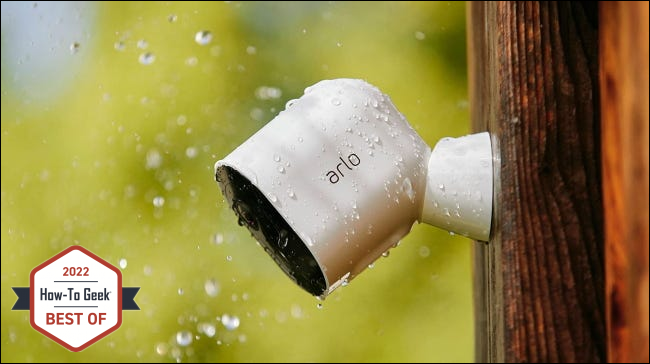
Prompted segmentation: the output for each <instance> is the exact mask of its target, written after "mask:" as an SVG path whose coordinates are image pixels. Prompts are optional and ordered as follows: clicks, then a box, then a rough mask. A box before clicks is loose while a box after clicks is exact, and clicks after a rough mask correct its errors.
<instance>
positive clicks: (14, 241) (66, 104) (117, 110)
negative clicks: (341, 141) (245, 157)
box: [1, 1, 473, 362]
mask: <svg viewBox="0 0 650 364" xmlns="http://www.w3.org/2000/svg"><path fill="white" fill-rule="evenodd" d="M464 15H465V14H464V4H463V3H445V2H435V3H408V2H394V3H383V2H382V3H374V2H372V3H366V2H350V3H337V2H308V3H307V2H305V3H240V2H218V3H217V2H210V3H202V2H201V3H199V2H196V3H194V2H179V3H174V2H160V3H152V2H146V3H145V2H141V3H139V2H133V3H131V2H128V3H127V2H114V3H113V2H112V3H72V2H70V3H65V2H59V3H42V2H20V3H19V2H16V3H12V2H4V1H3V2H2V53H1V60H2V65H1V68H2V105H1V106H2V107H1V114H2V122H1V129H2V132H1V146H2V191H1V194H2V196H1V203H2V215H1V216H2V217H1V225H2V229H1V230H2V235H1V244H2V275H1V281H2V328H1V334H2V336H1V340H2V361H3V362H6V361H55V362H92V361H128V362H130V361H162V362H173V361H216V362H222V361H245V362H251V361H283V362H284V361H355V362H356V361H358V362H371V361H402V362H412V361H418V362H419V361H427V362H431V361H441V362H447V361H471V360H472V359H473V327H472V325H473V317H472V303H471V272H470V245H471V242H470V241H469V240H467V239H464V238H462V237H458V236H450V235H449V234H448V233H446V232H444V231H442V230H439V229H436V228H433V227H430V226H424V225H420V226H417V227H415V228H414V230H413V231H412V233H411V234H410V235H409V236H408V237H407V238H406V239H404V241H403V242H402V244H401V245H400V246H399V247H398V248H396V249H393V250H392V251H391V254H390V256H389V257H388V258H382V259H380V260H379V261H377V262H376V264H375V265H374V267H373V268H372V269H368V270H366V272H364V273H363V274H362V275H360V276H359V277H357V278H356V279H355V280H354V281H352V282H351V283H350V284H349V285H348V286H347V287H344V288H340V289H338V290H337V291H336V292H335V293H334V294H333V295H331V296H330V297H328V298H327V300H326V301H324V302H319V301H317V300H316V299H315V298H313V297H311V296H310V295H309V294H307V293H305V292H304V291H302V290H301V289H299V288H298V287H297V286H295V285H294V284H293V283H292V282H291V281H290V280H289V279H288V278H286V277H285V276H284V274H283V273H282V272H281V271H280V269H279V268H278V267H276V266H275V263H273V261H272V260H271V259H269V258H268V257H267V256H266V254H265V253H264V251H263V250H262V249H261V248H260V247H259V246H257V244H255V242H254V241H253V240H252V238H251V237H250V236H249V234H248V233H247V231H246V230H245V229H243V228H241V227H239V226H238V225H237V221H236V218H235V215H234V214H233V213H232V212H231V211H229V210H228V208H227V206H226V204H225V203H224V201H223V200H222V197H221V195H220V193H219V190H218V188H217V185H216V184H215V183H214V181H213V165H214V162H215V161H216V160H218V159H220V158H221V157H223V156H225V155H226V154H227V153H228V152H230V151H231V150H232V149H233V148H235V147H236V146H237V145H239V144H240V143H241V142H243V141H244V140H245V139H246V138H248V137H249V136H250V135H252V134H253V133H254V132H255V131H257V130H258V129H260V128H261V127H262V126H263V125H264V124H265V123H266V122H268V121H269V120H271V119H272V118H273V117H274V116H275V115H276V114H277V113H278V112H279V111H281V110H282V109H283V108H284V105H285V103H286V102H287V101H288V100H290V99H293V98H297V97H299V96H300V95H301V94H302V92H303V90H304V88H305V87H307V86H309V85H311V84H313V83H315V82H317V81H319V80H322V79H330V78H338V77H352V78H363V79H365V80H367V81H369V82H371V83H373V84H375V85H376V86H378V87H379V88H380V89H382V90H383V91H384V92H386V93H387V94H389V95H390V96H391V98H392V100H393V101H394V103H395V104H396V105H397V106H398V108H399V109H400V111H402V113H404V114H405V115H406V117H407V118H408V119H409V121H410V122H411V123H412V124H413V126H414V127H415V129H416V130H417V131H418V132H419V133H420V135H421V136H422V137H423V138H424V139H425V140H426V141H427V142H428V143H429V144H430V145H433V144H435V142H436V141H437V140H438V139H440V138H441V137H443V136H459V135H463V134H465V133H467V132H468V131H469V123H468V110H467V96H466V95H467V90H466V59H465V19H464ZM73 244H81V245H83V246H84V247H86V248H88V249H90V250H91V251H93V252H94V253H96V254H98V255H99V256H101V257H103V258H104V259H106V260H108V261H109V262H111V263H113V264H114V265H116V266H119V267H120V268H121V269H122V271H123V275H124V285H125V286H140V287H142V288H141V290H140V292H139V294H138V296H137V297H136V301H137V302H138V304H139V305H140V307H141V309H142V310H141V311H125V312H124V321H123V324H122V327H121V328H120V329H119V330H117V331H116V332H114V333H113V334H111V335H109V336H108V337H106V338H104V339H103V340H101V341H99V342H98V343H96V344H94V345H93V346H91V347H89V348H88V349H86V350H85V351H83V352H81V353H71V352H69V351H67V350H66V349H64V348H63V347H61V346H59V345H58V344H56V343H54V342H52V341H51V340H49V339H48V338H46V337H45V336H43V335H41V334H40V333H38V332H36V331H35V330H33V329H32V328H31V326H30V325H29V314H28V312H26V311H13V312H12V311H11V307H12V305H13V304H14V302H15V296H14V294H13V292H12V290H11V287H12V286H28V285H29V273H30V271H31V269H32V268H34V267H35V266H36V265H38V264H40V263H42V262H43V261H45V260H46V259H48V258H49V257H51V256H53V255H55V254H56V253H58V252H60V251H61V250H63V249H65V248H66V247H68V246H70V245H73Z"/></svg>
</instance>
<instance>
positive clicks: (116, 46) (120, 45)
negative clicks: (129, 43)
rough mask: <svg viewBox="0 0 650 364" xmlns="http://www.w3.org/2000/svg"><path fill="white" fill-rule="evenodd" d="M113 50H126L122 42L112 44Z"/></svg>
mask: <svg viewBox="0 0 650 364" xmlns="http://www.w3.org/2000/svg"><path fill="white" fill-rule="evenodd" d="M113 48H115V50H116V51H120V52H123V51H124V50H125V49H126V45H125V44H124V42H115V44H113Z"/></svg>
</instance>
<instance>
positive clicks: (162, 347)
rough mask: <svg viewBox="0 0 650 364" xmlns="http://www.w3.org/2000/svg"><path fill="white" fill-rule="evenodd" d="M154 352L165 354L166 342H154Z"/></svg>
mask: <svg viewBox="0 0 650 364" xmlns="http://www.w3.org/2000/svg"><path fill="white" fill-rule="evenodd" d="M156 354H158V355H165V354H167V344H165V343H158V344H156Z"/></svg>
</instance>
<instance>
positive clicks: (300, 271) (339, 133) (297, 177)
mask: <svg viewBox="0 0 650 364" xmlns="http://www.w3.org/2000/svg"><path fill="white" fill-rule="evenodd" d="M215 175H216V180H217V182H218V183H219V186H220V188H221V191H222V193H223V195H224V196H225V198H226V200H227V201H228V203H229V204H230V206H231V207H232V209H233V210H234V211H235V213H236V214H237V215H238V217H239V224H240V225H244V226H246V227H247V228H248V229H249V230H250V232H251V233H252V234H253V236H254V237H255V238H256V239H257V241H259V243H260V244H261V245H262V246H263V247H264V250H266V252H267V253H268V254H269V255H271V257H273V259H274V260H275V261H276V263H277V264H278V265H279V266H280V267H281V268H282V270H283V271H284V272H285V273H286V274H287V275H289V277H291V279H292V280H293V281H294V282H296V283H297V284H298V285H300V286H301V287H302V288H304V289H305V290H307V291H308V292H309V293H311V294H312V295H315V296H321V297H324V296H326V295H327V294H329V293H331V292H332V291H333V290H334V289H335V288H336V287H338V286H339V285H341V284H344V283H346V282H348V281H349V280H351V279H352V278H354V277H355V276H356V275H357V274H359V273H360V272H361V271H363V270H364V269H365V268H366V267H367V266H368V265H369V264H371V263H372V262H373V261H375V259H377V258H378V257H380V256H381V255H382V253H384V252H385V251H387V250H388V249H390V248H391V247H393V246H395V245H396V244H397V243H398V242H399V241H400V239H402V238H403V237H404V236H405V235H406V234H408V233H409V231H410V230H411V227H412V226H413V224H414V223H415V222H416V221H418V222H424V223H427V224H431V225H434V226H437V227H440V228H443V229H446V230H449V231H453V232H456V233H459V234H461V235H465V236H467V237H470V238H473V239H477V240H483V241H487V240H488V239H489V236H490V223H491V217H492V148H491V143H490V136H489V134H488V133H480V134H473V135H468V136H465V137H461V138H444V139H442V140H441V141H440V142H438V144H437V145H436V146H435V148H434V149H433V151H432V150H431V149H430V148H429V146H428V145H427V144H426V143H425V142H424V141H423V140H422V138H420V136H419V135H418V134H417V133H416V132H415V130H413V128H412V127H411V126H410V125H409V123H408V122H407V121H406V118H405V117H404V115H402V114H401V113H400V112H399V111H397V108H396V107H395V105H393V103H392V102H391V100H390V98H389V97H388V96H386V95H384V94H383V93H382V92H381V91H379V89H377V88H376V87H374V86H372V85H370V84H368V83H367V82H365V81H362V80H354V79H337V80H326V81H321V82H319V83H317V84H315V85H313V86H311V87H308V88H306V89H305V93H304V95H303V96H302V97H300V98H299V99H297V100H292V101H289V102H288V103H287V106H286V109H285V110H284V111H282V112H280V114H279V115H278V116H276V117H275V119H273V120H272V121H271V122H269V123H268V124H267V125H266V126H264V127H263V128H262V129H261V130H260V131H258V132H257V133H256V134H254V135H253V136H251V137H250V138H249V139H248V140H247V141H245V142H244V143H243V144H242V145H240V146H239V147H238V148H237V149H235V150H234V151H233V152H232V153H230V154H229V155H228V156H227V157H225V158H224V159H223V160H220V161H218V162H217V163H216V165H215Z"/></svg>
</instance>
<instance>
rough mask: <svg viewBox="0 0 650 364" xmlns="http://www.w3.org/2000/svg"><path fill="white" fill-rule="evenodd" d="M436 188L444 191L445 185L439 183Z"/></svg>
mask: <svg viewBox="0 0 650 364" xmlns="http://www.w3.org/2000/svg"><path fill="white" fill-rule="evenodd" d="M438 188H439V189H440V191H444V190H445V185H443V184H442V183H441V184H439V185H438Z"/></svg>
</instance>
